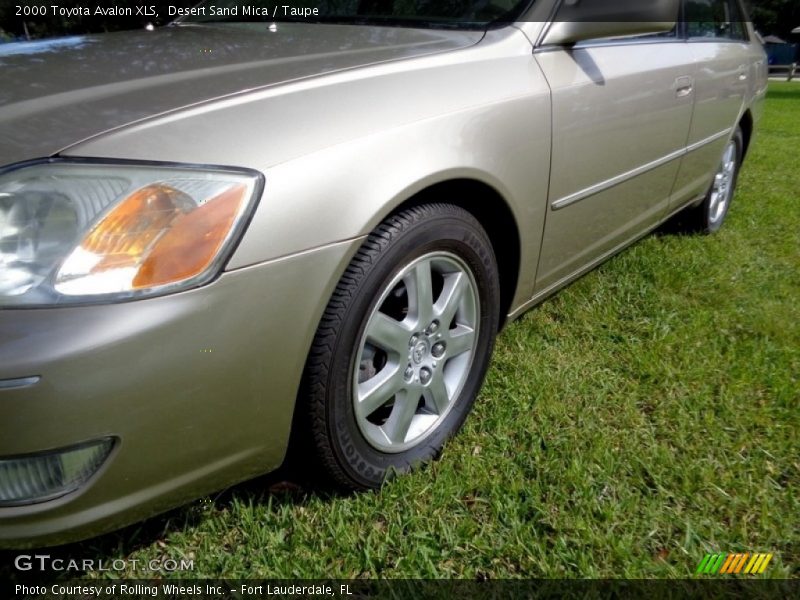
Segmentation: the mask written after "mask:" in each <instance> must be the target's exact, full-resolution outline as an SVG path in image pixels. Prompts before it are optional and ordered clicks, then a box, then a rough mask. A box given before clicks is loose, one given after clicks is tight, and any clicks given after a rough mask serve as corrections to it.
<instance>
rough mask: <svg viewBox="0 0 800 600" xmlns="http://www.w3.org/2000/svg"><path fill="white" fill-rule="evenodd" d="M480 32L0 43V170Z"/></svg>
mask: <svg viewBox="0 0 800 600" xmlns="http://www.w3.org/2000/svg"><path fill="white" fill-rule="evenodd" d="M482 35H483V33H482V32H479V31H442V30H435V31H434V30H423V29H406V28H398V27H365V26H354V25H322V24H312V23H277V24H276V25H274V26H272V28H270V27H269V26H268V25H266V24H263V23H239V24H214V25H181V26H175V27H166V28H163V29H157V30H155V31H136V32H125V33H115V34H104V35H96V36H79V37H70V38H61V39H54V40H45V41H40V42H22V43H13V44H5V45H0V75H1V76H0V79H2V81H3V85H2V86H0V140H2V143H0V165H4V164H9V163H13V162H18V161H23V160H29V159H33V158H39V157H43V156H50V155H53V154H56V153H57V152H59V151H60V150H63V149H64V148H65V147H67V146H70V145H73V144H75V143H77V142H80V141H82V140H85V139H87V138H90V137H93V136H96V135H99V134H101V133H103V132H106V131H108V130H111V129H116V128H119V127H122V126H125V125H127V124H130V123H132V122H135V121H139V120H141V119H145V118H148V117H152V116H155V115H159V114H163V113H165V112H168V111H173V110H176V109H180V108H182V107H186V106H190V105H194V104H197V103H200V102H205V101H208V100H212V99H215V98H219V97H222V96H226V95H230V94H235V93H240V92H243V91H248V90H253V89H258V88H263V87H266V86H271V85H276V84H280V83H284V82H287V81H293V80H297V79H301V78H309V77H315V76H319V75H323V74H326V73H331V72H333V71H340V70H343V69H352V68H354V67H359V66H365V65H370V64H375V63H380V62H385V61H391V60H399V59H403V58H411V57H415V56H422V55H425V54H432V53H438V52H446V51H450V50H456V49H458V48H463V47H466V46H470V45H473V44H475V43H477V42H478V41H480V39H481V37H482ZM176 158H177V157H176Z"/></svg>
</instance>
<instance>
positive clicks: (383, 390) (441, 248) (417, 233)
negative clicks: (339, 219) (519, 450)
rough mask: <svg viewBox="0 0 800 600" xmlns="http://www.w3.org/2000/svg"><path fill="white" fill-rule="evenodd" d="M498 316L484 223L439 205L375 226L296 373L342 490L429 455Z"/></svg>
mask: <svg viewBox="0 0 800 600" xmlns="http://www.w3.org/2000/svg"><path fill="white" fill-rule="evenodd" d="M498 319H499V283H498V276H497V265H496V262H495V257H494V252H493V251H492V246H491V243H490V241H489V239H488V237H487V235H486V232H485V231H484V230H483V228H482V227H481V226H480V224H479V223H478V222H477V221H476V220H475V218H474V217H473V216H472V215H471V214H469V213H468V212H466V211H464V210H462V209H460V208H458V207H455V206H452V205H447V204H429V205H424V206H419V207H416V208H412V209H409V210H406V211H403V212H401V213H399V214H397V215H395V216H392V217H390V218H389V219H387V220H386V221H384V222H383V223H382V224H381V225H379V226H378V227H377V228H376V230H375V231H374V232H373V233H372V234H371V235H370V236H369V237H368V238H367V240H366V241H365V242H364V244H363V245H362V247H361V249H360V250H359V251H358V253H357V254H356V256H355V257H354V258H353V260H352V262H351V263H350V265H349V266H348V268H347V271H346V272H345V274H344V275H343V277H342V279H341V281H340V282H339V284H338V286H337V288H336V290H335V292H334V294H333V297H332V298H331V300H330V302H329V303H328V306H327V308H326V310H325V313H324V315H323V318H322V321H321V323H320V325H319V328H318V330H317V333H316V336H315V339H314V343H313V346H312V349H311V353H310V355H309V359H308V361H307V365H306V370H305V373H304V384H303V393H302V394H301V396H302V397H301V399H300V405H299V407H298V410H299V411H302V413H303V414H302V415H300V416H301V417H305V418H301V419H300V420H299V423H298V424H299V426H300V427H308V428H309V429H310V437H311V438H312V439H311V440H310V441H311V443H312V445H313V447H314V451H315V455H316V458H317V459H318V462H319V463H320V464H321V465H322V466H323V468H324V470H325V471H326V473H327V474H328V475H329V476H330V477H332V479H333V480H334V481H335V482H336V483H338V484H340V485H343V486H345V487H348V488H351V489H363V488H374V487H379V486H380V485H381V483H382V482H383V481H384V480H385V479H386V477H387V476H388V475H390V474H391V473H393V472H404V471H408V470H409V469H411V468H412V467H413V466H415V465H417V464H420V463H424V462H426V461H428V460H430V459H432V458H435V457H436V456H437V455H438V454H439V452H440V451H441V448H442V446H443V445H444V443H445V441H446V440H447V439H448V437H450V436H451V435H453V434H454V433H455V432H456V431H457V430H458V429H459V427H460V426H461V424H462V423H463V421H464V419H465V417H466V415H467V413H468V412H469V410H470V408H471V406H472V404H473V402H474V400H475V397H476V396H477V394H478V391H479V389H480V387H481V384H482V382H483V378H484V375H485V373H486V369H487V367H488V364H489V359H490V357H491V352H492V348H493V345H494V338H495V334H496V332H497V328H498Z"/></svg>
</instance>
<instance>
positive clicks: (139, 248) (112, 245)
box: [81, 184, 194, 273]
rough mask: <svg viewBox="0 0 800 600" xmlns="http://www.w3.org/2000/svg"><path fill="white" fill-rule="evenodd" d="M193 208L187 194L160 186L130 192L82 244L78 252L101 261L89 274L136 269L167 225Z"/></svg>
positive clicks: (149, 186) (150, 186)
mask: <svg viewBox="0 0 800 600" xmlns="http://www.w3.org/2000/svg"><path fill="white" fill-rule="evenodd" d="M193 206H194V203H193V202H192V200H191V198H189V197H188V196H187V195H186V194H184V193H182V192H179V191H178V190H176V189H174V188H171V187H168V186H165V185H161V184H159V185H148V186H147V187H143V188H141V189H139V190H137V191H135V192H133V193H132V194H131V195H130V196H128V197H127V198H126V199H125V200H124V201H123V202H122V203H121V204H119V205H118V206H117V207H116V208H115V209H114V210H112V211H111V212H110V213H109V214H108V215H106V217H105V218H104V219H103V220H102V221H101V222H100V224H99V225H98V226H97V227H95V228H94V229H93V230H92V231H91V232H90V233H89V235H87V236H86V238H85V239H84V240H83V242H81V248H83V249H84V250H86V251H87V252H91V253H92V254H94V255H96V256H101V257H102V258H101V260H100V261H99V262H98V263H97V264H96V265H94V266H93V267H92V270H91V272H92V273H98V272H100V271H105V270H107V269H119V268H124V267H135V266H136V265H137V264H138V263H139V261H140V260H141V257H142V255H143V254H144V253H145V252H147V250H148V248H149V247H150V245H151V244H152V243H153V241H154V240H155V239H156V238H157V237H158V236H159V235H161V234H162V233H163V232H164V230H165V229H167V228H168V227H169V225H170V223H172V221H173V220H174V219H175V218H176V217H177V216H178V215H180V214H181V213H182V212H183V211H185V210H190V209H191V207H193Z"/></svg>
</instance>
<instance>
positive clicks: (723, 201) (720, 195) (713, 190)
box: [680, 127, 744, 234]
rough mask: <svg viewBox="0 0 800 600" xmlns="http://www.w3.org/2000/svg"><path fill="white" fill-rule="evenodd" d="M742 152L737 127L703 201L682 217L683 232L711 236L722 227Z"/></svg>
mask: <svg viewBox="0 0 800 600" xmlns="http://www.w3.org/2000/svg"><path fill="white" fill-rule="evenodd" d="M743 152H744V137H743V135H742V130H741V128H740V127H737V128H736V131H734V133H733V136H732V137H731V139H730V140H729V141H728V143H727V144H726V145H725V149H724V150H723V152H722V160H721V161H720V164H719V167H718V168H717V171H716V173H715V174H714V179H713V181H712V182H711V187H710V188H709V190H708V193H707V194H706V197H705V198H704V199H703V201H702V202H701V203H700V204H699V205H698V206H695V207H692V208H690V209H688V210H687V211H686V212H685V215H682V216H681V217H682V218H681V219H680V221H681V223H682V224H683V229H685V230H687V231H689V232H693V233H705V234H711V233H715V232H716V231H718V230H719V228H720V227H722V223H723V222H724V221H725V217H726V216H727V214H728V210H729V209H730V206H731V201H732V200H733V194H734V192H735V191H736V181H737V179H738V177H739V169H740V167H741V165H742V154H743Z"/></svg>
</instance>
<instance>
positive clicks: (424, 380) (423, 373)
mask: <svg viewBox="0 0 800 600" xmlns="http://www.w3.org/2000/svg"><path fill="white" fill-rule="evenodd" d="M430 380H431V370H430V369H428V368H427V367H422V368H421V369H420V370H419V381H420V383H421V384H422V385H428V382H429V381H430Z"/></svg>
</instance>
